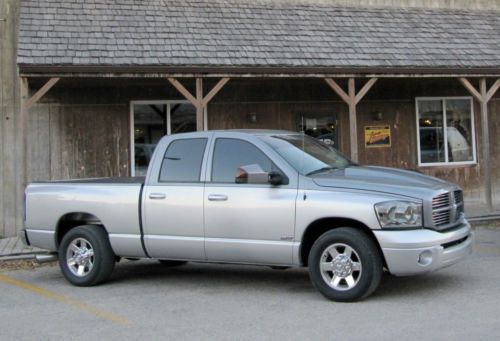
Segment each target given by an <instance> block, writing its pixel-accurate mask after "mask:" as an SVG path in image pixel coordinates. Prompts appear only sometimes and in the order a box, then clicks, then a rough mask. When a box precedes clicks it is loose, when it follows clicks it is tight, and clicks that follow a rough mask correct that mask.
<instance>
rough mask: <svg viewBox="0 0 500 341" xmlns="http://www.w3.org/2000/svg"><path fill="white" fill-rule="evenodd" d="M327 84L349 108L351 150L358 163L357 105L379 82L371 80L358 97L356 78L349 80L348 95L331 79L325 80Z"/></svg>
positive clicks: (374, 79) (353, 158)
mask: <svg viewBox="0 0 500 341" xmlns="http://www.w3.org/2000/svg"><path fill="white" fill-rule="evenodd" d="M325 81H326V83H327V84H328V85H329V86H330V87H331V88H332V90H333V91H335V93H336V94H337V95H339V96H340V98H342V100H343V101H344V102H345V103H346V104H347V105H348V106H349V130H350V149H351V159H352V160H353V161H354V162H358V125H357V122H356V105H357V104H358V103H359V101H361V99H362V98H363V97H364V96H365V95H366V94H367V93H368V91H369V90H370V89H371V87H372V86H373V85H374V84H375V82H376V81H377V78H370V80H368V82H366V84H365V85H363V87H362V88H361V90H359V92H358V94H357V95H356V84H355V81H354V78H349V80H348V81H347V87H348V93H346V92H345V91H344V90H343V89H342V88H341V87H340V86H339V85H338V84H337V82H335V81H334V80H333V79H331V78H325Z"/></svg>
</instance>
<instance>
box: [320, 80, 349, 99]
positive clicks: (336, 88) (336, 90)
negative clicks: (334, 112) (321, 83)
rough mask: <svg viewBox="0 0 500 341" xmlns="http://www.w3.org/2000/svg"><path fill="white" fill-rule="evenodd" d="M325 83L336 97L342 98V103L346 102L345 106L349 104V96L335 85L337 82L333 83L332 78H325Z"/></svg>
mask: <svg viewBox="0 0 500 341" xmlns="http://www.w3.org/2000/svg"><path fill="white" fill-rule="evenodd" d="M325 81H326V83H327V84H328V85H329V86H330V88H332V90H333V91H335V93H336V94H337V95H339V96H340V98H342V100H343V101H344V102H346V103H347V104H349V102H350V101H351V98H350V97H349V95H348V94H347V93H346V92H345V91H344V90H343V89H342V88H341V87H340V85H338V84H337V82H335V81H334V80H333V79H332V78H325Z"/></svg>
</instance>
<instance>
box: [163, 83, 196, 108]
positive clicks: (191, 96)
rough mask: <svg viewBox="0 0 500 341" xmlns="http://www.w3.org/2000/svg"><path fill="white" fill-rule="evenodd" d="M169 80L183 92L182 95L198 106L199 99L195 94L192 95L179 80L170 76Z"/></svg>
mask: <svg viewBox="0 0 500 341" xmlns="http://www.w3.org/2000/svg"><path fill="white" fill-rule="evenodd" d="M168 81H169V82H170V84H172V85H173V87H174V88H176V89H177V91H179V92H180V93H181V94H182V96H184V97H185V98H186V99H187V100H188V101H189V102H191V104H192V105H194V106H195V107H198V100H197V99H196V98H195V97H194V96H193V95H191V93H190V92H189V90H188V89H186V88H185V87H184V85H182V83H181V82H179V81H178V80H177V79H175V78H168Z"/></svg>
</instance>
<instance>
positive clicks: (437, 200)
mask: <svg viewBox="0 0 500 341" xmlns="http://www.w3.org/2000/svg"><path fill="white" fill-rule="evenodd" d="M447 206H450V193H444V194H440V195H438V196H437V197H434V198H432V210H437V209H440V208H442V207H447Z"/></svg>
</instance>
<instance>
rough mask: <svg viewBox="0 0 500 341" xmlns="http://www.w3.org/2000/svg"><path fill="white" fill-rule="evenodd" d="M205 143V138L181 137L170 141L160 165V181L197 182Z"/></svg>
mask: <svg viewBox="0 0 500 341" xmlns="http://www.w3.org/2000/svg"><path fill="white" fill-rule="evenodd" d="M206 144H207V139H183V140H176V141H174V142H172V143H171V144H170V145H169V146H168V148H167V152H166V153H165V157H164V159H163V163H162V165H161V171H160V181H165V182H199V181H200V172H201V162H202V160H203V154H204V152H205V146H206Z"/></svg>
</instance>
